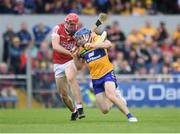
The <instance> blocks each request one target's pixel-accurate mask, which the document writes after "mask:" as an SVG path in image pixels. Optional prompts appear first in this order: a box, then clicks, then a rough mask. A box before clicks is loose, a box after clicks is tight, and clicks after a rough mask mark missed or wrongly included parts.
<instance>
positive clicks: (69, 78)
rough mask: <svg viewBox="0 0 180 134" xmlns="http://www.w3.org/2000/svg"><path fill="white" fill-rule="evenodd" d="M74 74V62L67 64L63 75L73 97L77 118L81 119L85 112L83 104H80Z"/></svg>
mask: <svg viewBox="0 0 180 134" xmlns="http://www.w3.org/2000/svg"><path fill="white" fill-rule="evenodd" d="M76 74H77V69H76V67H75V65H74V63H71V64H69V65H68V67H67V68H66V69H65V75H66V78H67V81H68V82H69V85H70V87H71V89H72V92H73V95H74V97H75V100H76V107H77V110H78V114H79V119H81V118H84V117H85V114H84V111H83V106H82V100H81V94H80V87H79V84H78V82H77V80H76Z"/></svg>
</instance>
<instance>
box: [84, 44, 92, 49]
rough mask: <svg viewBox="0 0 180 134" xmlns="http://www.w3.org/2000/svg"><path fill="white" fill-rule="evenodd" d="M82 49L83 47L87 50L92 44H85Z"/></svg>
mask: <svg viewBox="0 0 180 134" xmlns="http://www.w3.org/2000/svg"><path fill="white" fill-rule="evenodd" d="M84 47H85V48H86V49H89V48H91V47H93V44H91V43H86V44H85V45H84Z"/></svg>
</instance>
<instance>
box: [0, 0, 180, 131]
mask: <svg viewBox="0 0 180 134" xmlns="http://www.w3.org/2000/svg"><path fill="white" fill-rule="evenodd" d="M70 12H75V13H77V14H79V15H80V24H79V25H82V26H85V27H88V28H90V26H91V25H92V24H93V23H95V20H96V19H97V15H98V13H100V12H106V13H109V20H108V21H107V22H106V24H105V25H103V26H102V27H100V29H99V30H98V31H97V33H102V31H104V30H106V31H107V32H108V39H109V40H111V41H112V43H113V45H114V46H113V48H111V49H110V50H109V56H110V60H111V61H112V63H113V64H114V66H115V72H116V75H117V79H118V85H119V89H121V91H122V93H123V95H124V96H125V98H126V99H127V101H128V105H129V106H130V107H147V106H148V107H163V108H166V109H167V108H169V107H173V108H174V110H175V112H176V113H179V108H178V107H180V19H179V18H180V15H179V14H180V1H179V0H173V1H168V0H0V29H1V30H0V35H1V36H0V110H2V109H9V108H13V109H24V108H31V107H33V108H60V109H61V108H63V107H64V105H63V103H62V101H61V100H60V98H59V95H58V93H57V90H56V85H55V81H54V74H53V70H52V69H53V64H52V48H51V43H50V33H51V29H52V28H53V26H55V25H56V24H58V23H60V22H63V21H64V18H65V15H66V14H67V13H70ZM38 29H41V30H38ZM88 74H89V72H88V71H87V68H86V67H85V66H84V67H83V69H82V70H81V71H79V74H78V79H79V82H80V86H81V93H82V97H83V101H84V105H85V106H87V107H92V108H94V107H96V106H95V98H94V95H93V93H92V87H91V82H90V81H89V78H88V76H89V75H88ZM1 116H2V117H4V116H3V115H1ZM4 119H6V118H5V117H4ZM3 123H4V122H3ZM175 130H176V129H175ZM142 132H144V131H142ZM160 132H163V131H160ZM174 132H176V131H174Z"/></svg>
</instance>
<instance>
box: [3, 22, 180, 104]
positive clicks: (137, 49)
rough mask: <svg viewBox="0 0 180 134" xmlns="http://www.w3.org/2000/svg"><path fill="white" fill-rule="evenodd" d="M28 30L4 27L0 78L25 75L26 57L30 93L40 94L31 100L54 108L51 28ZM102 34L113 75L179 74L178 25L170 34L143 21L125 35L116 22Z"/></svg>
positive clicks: (163, 25) (162, 25)
mask: <svg viewBox="0 0 180 134" xmlns="http://www.w3.org/2000/svg"><path fill="white" fill-rule="evenodd" d="M28 29H29V28H28V24H27V23H26V22H22V23H21V25H20V29H19V31H14V29H13V27H12V25H7V29H6V31H5V32H4V34H3V48H4V50H3V62H2V63H0V74H25V73H26V63H27V57H28V56H29V57H31V63H32V73H33V79H32V80H33V89H35V90H36V91H37V92H38V90H39V91H40V92H38V94H36V93H34V96H37V98H41V100H43V102H44V103H45V105H46V106H47V107H50V106H52V104H56V103H55V102H54V103H51V102H52V101H53V99H52V96H54V97H57V96H58V95H57V94H54V93H52V92H54V91H55V89H56V87H55V81H54V74H53V63H52V58H53V57H52V54H53V50H52V47H51V42H50V40H48V38H47V37H48V34H50V31H51V27H49V26H47V25H44V24H43V23H40V24H37V25H35V26H34V27H32V31H29V30H28ZM104 30H106V31H107V33H108V37H107V38H108V39H109V40H111V41H112V43H113V47H112V48H110V49H109V51H108V53H109V57H110V60H111V62H112V63H113V64H114V67H115V73H116V74H119V75H121V74H124V75H126V74H137V75H150V74H152V75H154V74H165V75H166V74H175V75H176V74H180V23H179V24H178V25H177V26H176V30H175V31H174V32H173V33H170V32H169V30H168V29H167V27H166V22H163V21H162V22H160V23H159V26H158V27H153V25H152V22H151V20H146V21H145V22H144V26H142V27H141V28H140V29H137V28H135V27H134V28H132V30H131V32H130V33H129V34H125V33H124V31H123V28H121V26H120V25H119V23H118V22H117V21H114V22H113V23H112V25H108V26H106V27H105V29H103V30H102V31H104ZM102 31H98V32H99V33H102ZM31 33H33V34H31ZM88 74H89V72H88V69H87V67H86V66H84V67H83V69H82V70H81V71H79V77H82V78H84V77H86V76H88ZM1 82H2V81H1ZM7 85H8V86H7ZM0 86H2V88H0V89H1V91H0V92H1V95H5V96H16V93H15V92H14V91H15V89H14V88H13V87H14V86H13V85H12V86H11V85H9V84H7V83H0ZM7 88H8V89H7ZM3 89H6V90H3ZM4 91H7V92H6V93H4ZM84 91H85V92H84V93H86V92H87V91H86V90H84ZM39 93H40V94H39ZM85 95H86V94H85ZM39 96H41V97H39Z"/></svg>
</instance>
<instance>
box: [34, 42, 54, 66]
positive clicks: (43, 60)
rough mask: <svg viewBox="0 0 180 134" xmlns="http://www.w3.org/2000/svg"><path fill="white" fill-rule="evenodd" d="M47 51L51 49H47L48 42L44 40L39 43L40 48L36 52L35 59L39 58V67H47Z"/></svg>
mask: <svg viewBox="0 0 180 134" xmlns="http://www.w3.org/2000/svg"><path fill="white" fill-rule="evenodd" d="M49 51H51V50H49V44H48V42H47V41H46V40H45V41H43V42H42V43H41V46H40V50H39V51H38V53H37V59H38V60H39V63H40V67H41V69H47V68H48V60H49V57H48V53H50V52H49Z"/></svg>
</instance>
